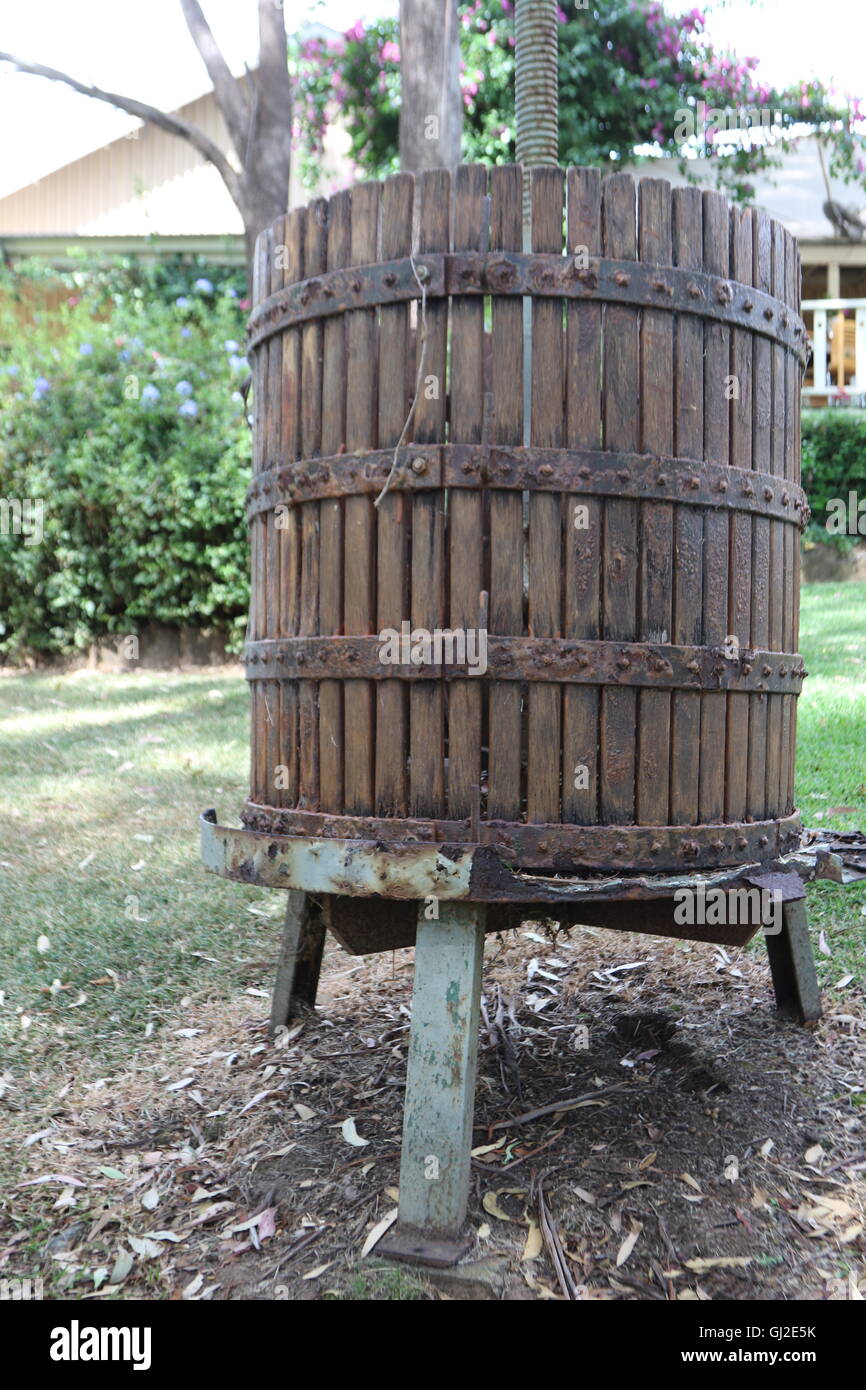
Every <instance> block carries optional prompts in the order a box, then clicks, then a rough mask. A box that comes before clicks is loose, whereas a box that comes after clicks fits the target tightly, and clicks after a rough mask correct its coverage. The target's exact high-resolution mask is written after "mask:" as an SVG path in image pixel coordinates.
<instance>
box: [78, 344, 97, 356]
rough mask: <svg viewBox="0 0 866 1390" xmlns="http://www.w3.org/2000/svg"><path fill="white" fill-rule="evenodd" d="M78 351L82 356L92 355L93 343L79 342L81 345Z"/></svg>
mask: <svg viewBox="0 0 866 1390" xmlns="http://www.w3.org/2000/svg"><path fill="white" fill-rule="evenodd" d="M78 351H79V352H80V353H81V356H82V357H92V356H93V344H92V343H82V344H81V347H80V348H79V349H78Z"/></svg>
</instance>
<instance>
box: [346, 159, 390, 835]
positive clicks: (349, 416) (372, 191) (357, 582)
mask: <svg viewBox="0 0 866 1390" xmlns="http://www.w3.org/2000/svg"><path fill="white" fill-rule="evenodd" d="M380 198H381V185H380V184H378V183H362V184H359V185H358V186H357V187H355V188H353V190H352V218H351V221H352V234H351V248H350V253H349V258H350V260H351V263H352V265H368V264H371V263H373V262H374V261H375V260H376V257H377V251H378V225H379V204H380ZM347 332H348V375H347V383H346V390H347V397H346V449H347V451H348V452H350V453H352V452H354V451H356V450H359V449H374V448H375V447H376V426H377V416H378V403H377V402H378V396H377V386H378V323H377V316H376V310H375V309H355V310H353V311H352V313H351V315H350V317H349V323H348V328H347ZM374 527H375V517H374V509H373V501H372V498H370V497H368V496H356V497H347V498H346V507H345V557H344V569H343V582H344V599H343V612H344V615H345V628H346V632H347V633H351V634H356V635H359V634H364V633H370V632H372V631H373V624H374V621H375V599H374V593H373V580H374V564H375V558H374V557H375V535H374ZM344 699H345V706H344V718H343V728H344V738H345V772H344V788H345V792H344V799H345V805H346V810H347V811H349V812H353V811H358V812H364V811H366V812H367V813H368V814H369V810H370V807H371V806H372V805H373V768H374V765H375V709H374V696H373V689H372V686H371V684H370V682H369V681H357V680H352V681H346V684H345V690H344Z"/></svg>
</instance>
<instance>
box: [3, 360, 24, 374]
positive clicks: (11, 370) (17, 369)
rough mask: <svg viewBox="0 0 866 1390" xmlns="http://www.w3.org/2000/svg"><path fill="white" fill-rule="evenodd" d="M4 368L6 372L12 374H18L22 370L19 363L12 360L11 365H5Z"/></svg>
mask: <svg viewBox="0 0 866 1390" xmlns="http://www.w3.org/2000/svg"><path fill="white" fill-rule="evenodd" d="M3 370H4V372H8V373H9V375H10V376H18V373H19V372H20V371H21V368H20V367H19V366H18V365H17V363H15V362H10V363H9V366H8V367H4V368H3Z"/></svg>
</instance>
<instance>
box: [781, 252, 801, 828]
mask: <svg viewBox="0 0 866 1390" xmlns="http://www.w3.org/2000/svg"><path fill="white" fill-rule="evenodd" d="M784 240H785V303H786V304H787V305H789V307H790V308H791V309H792V310H796V298H797V289H796V268H797V261H796V254H797V247H796V243H795V241H794V238H793V237H792V236H791V234H790V232H787V231H786V232H785V234H784ZM799 380H800V366H799V363H798V362H795V360H794V358H793V357H792V355H791V354H790V353H785V457H784V476H785V479H786V481H788V482H794V481H795V479H796V475H797V472H798V469H797V454H796V449H797V435H796V424H795V420H796V419H798V418H799V413H800V393H799ZM784 530H785V538H784V562H783V568H784V575H785V580H784V601H783V624H782V649H783V651H786V652H793V651H795V650H796V641H797V638H796V634H795V631H794V610H795V601H794V550H795V547H796V548H797V550H799V541H800V538H799V534H798V532H797V531H796V529H795V528H794V527H793V526H786V527H785V528H784ZM795 703H796V702H795V700H794V697H793V695H785V696H784V697H783V699H782V769H781V775H780V779H779V780H780V805H779V813H780V815H783V816H786V815H789V814H790V813H791V811H792V810H793V785H792V784H793V774H794V767H793V748H792V736H791V721H792V716H793V707H794V704H795Z"/></svg>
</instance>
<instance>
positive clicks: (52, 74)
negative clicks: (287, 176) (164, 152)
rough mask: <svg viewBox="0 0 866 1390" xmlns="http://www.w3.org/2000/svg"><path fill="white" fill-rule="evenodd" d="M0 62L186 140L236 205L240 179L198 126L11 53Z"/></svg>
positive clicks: (154, 107)
mask: <svg viewBox="0 0 866 1390" xmlns="http://www.w3.org/2000/svg"><path fill="white" fill-rule="evenodd" d="M0 63H12V64H13V65H14V66H15V67H16V68H17V69H18V71H19V72H28V73H32V74H33V76H34V77H46V78H48V80H49V81H50V82H63V83H64V84H65V85H66V86H67V87H71V88H72V90H73V91H74V92H80V93H81V95H82V96H85V97H94V98H95V99H96V100H97V101H105V102H107V103H108V104H109V106H116V107H117V108H118V110H120V111H126V112H128V114H129V115H130V116H137V117H138V118H139V120H142V121H150V123H151V124H152V125H156V126H159V127H160V129H161V130H166V131H168V133H169V135H177V136H179V138H180V139H182V140H188V141H189V143H190V144H191V145H194V146H195V148H196V149H197V150H198V152H199V154H201V155H204V157H205V159H207V160H209V161H210V163H211V164H213V165H214V167H215V168H216V169H217V171H218V172H219V174H220V177H221V178H222V180H223V183H224V184H225V186H226V188H227V189H228V191H229V193H230V194H231V196H232V198H233V199H234V201H235V203H237V202H238V199H239V195H240V179H239V176H238V174H237V172H236V171H235V170H234V169H233V168H232V166H231V164H229V162H228V160H227V159H226V157H225V155H224V154H223V152H222V150H221V149H220V148H219V146H218V145H215V144H214V142H213V140H211V139H210V137H209V136H207V135H205V133H204V131H203V130H200V129H199V128H198V126H196V125H192V124H191V123H190V122H189V121H184V120H182V119H181V117H180V116H175V115H171V114H170V113H169V112H167V111H160V110H159V108H158V107H156V106H149V105H148V104H147V102H144V101H136V100H135V98H134V97H124V96H120V95H119V94H118V93H117V92H104V91H102V89H101V88H100V87H89V86H87V84H86V83H84V82H79V81H78V80H77V78H75V77H70V76H69V74H68V73H66V72H60V71H58V69H56V68H46V67H43V66H42V64H41V63H28V62H25V61H24V59H23V58H16V57H15V56H14V54H12V53H0Z"/></svg>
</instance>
